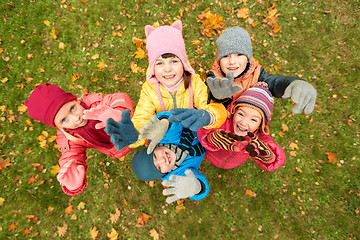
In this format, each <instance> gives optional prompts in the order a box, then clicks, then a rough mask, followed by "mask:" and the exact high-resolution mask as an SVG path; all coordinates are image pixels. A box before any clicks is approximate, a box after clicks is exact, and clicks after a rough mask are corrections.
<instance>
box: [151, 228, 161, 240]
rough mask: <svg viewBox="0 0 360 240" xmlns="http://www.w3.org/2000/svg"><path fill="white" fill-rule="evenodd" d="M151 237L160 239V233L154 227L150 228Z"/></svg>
mask: <svg viewBox="0 0 360 240" xmlns="http://www.w3.org/2000/svg"><path fill="white" fill-rule="evenodd" d="M150 237H152V238H153V240H159V234H158V232H157V231H156V230H155V229H154V228H153V229H151V230H150Z"/></svg>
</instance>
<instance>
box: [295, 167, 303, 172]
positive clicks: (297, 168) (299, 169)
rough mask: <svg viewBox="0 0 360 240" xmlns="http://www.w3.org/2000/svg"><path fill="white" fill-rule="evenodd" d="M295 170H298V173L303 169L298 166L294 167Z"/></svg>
mask: <svg viewBox="0 0 360 240" xmlns="http://www.w3.org/2000/svg"><path fill="white" fill-rule="evenodd" d="M295 169H296V171H298V172H299V173H302V172H303V171H302V170H301V168H299V167H295Z"/></svg>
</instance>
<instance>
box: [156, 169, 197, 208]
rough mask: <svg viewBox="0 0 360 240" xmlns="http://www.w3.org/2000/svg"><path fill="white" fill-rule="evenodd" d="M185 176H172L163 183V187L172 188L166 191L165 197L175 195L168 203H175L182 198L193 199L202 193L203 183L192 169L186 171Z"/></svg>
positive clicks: (164, 192) (167, 199)
mask: <svg viewBox="0 0 360 240" xmlns="http://www.w3.org/2000/svg"><path fill="white" fill-rule="evenodd" d="M185 175H186V176H179V175H171V176H170V177H169V180H164V181H162V185H163V186H167V187H171V188H167V189H164V190H163V195H165V196H168V195H173V196H171V197H168V198H166V202H167V203H172V202H175V201H176V200H178V199H181V198H188V197H192V196H194V195H195V194H198V193H199V192H200V191H201V183H200V181H199V180H198V179H197V178H196V177H195V174H194V173H193V172H192V171H191V170H190V169H187V170H186V171H185Z"/></svg>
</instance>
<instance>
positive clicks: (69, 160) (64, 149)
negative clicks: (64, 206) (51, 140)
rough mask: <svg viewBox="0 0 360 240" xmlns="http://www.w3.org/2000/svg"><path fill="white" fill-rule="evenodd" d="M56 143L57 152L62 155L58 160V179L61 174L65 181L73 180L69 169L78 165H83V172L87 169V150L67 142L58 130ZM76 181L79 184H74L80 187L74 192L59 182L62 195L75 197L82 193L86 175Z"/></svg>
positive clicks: (85, 183) (77, 144) (78, 144)
mask: <svg viewBox="0 0 360 240" xmlns="http://www.w3.org/2000/svg"><path fill="white" fill-rule="evenodd" d="M56 142H57V145H58V148H59V151H60V152H61V154H62V155H61V157H60V159H59V165H60V170H59V173H58V177H59V174H63V175H64V178H65V181H66V180H68V179H70V178H71V179H74V177H73V176H71V172H70V171H69V170H70V169H71V168H76V167H77V166H79V165H83V166H84V167H85V170H86V169H87V164H86V149H87V148H86V147H85V146H82V145H81V144H80V143H77V142H74V141H70V140H68V139H67V138H66V137H65V135H64V134H63V133H62V132H61V131H60V130H58V135H57V137H56ZM68 174H69V175H68ZM67 178H68V179H67ZM77 181H79V182H78V183H75V184H77V185H79V186H80V187H79V188H77V189H75V190H69V189H68V188H67V187H66V185H65V184H63V183H61V182H60V181H59V182H60V185H61V188H62V190H63V191H64V193H66V194H68V195H77V194H79V193H82V192H83V191H84V189H85V187H86V185H87V182H86V175H85V176H84V178H83V179H78V180H77Z"/></svg>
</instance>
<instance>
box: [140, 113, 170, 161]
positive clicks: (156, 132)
mask: <svg viewBox="0 0 360 240" xmlns="http://www.w3.org/2000/svg"><path fill="white" fill-rule="evenodd" d="M150 121H151V122H152V123H145V125H144V127H143V128H141V129H140V136H139V139H150V140H151V142H150V144H149V146H148V148H147V150H146V152H147V154H150V153H151V152H152V151H153V150H154V148H155V147H156V145H157V144H158V143H159V142H160V141H161V139H163V137H164V136H165V133H166V131H167V130H168V128H169V121H168V120H167V119H162V120H159V119H158V118H157V117H156V116H151V117H150Z"/></svg>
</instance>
